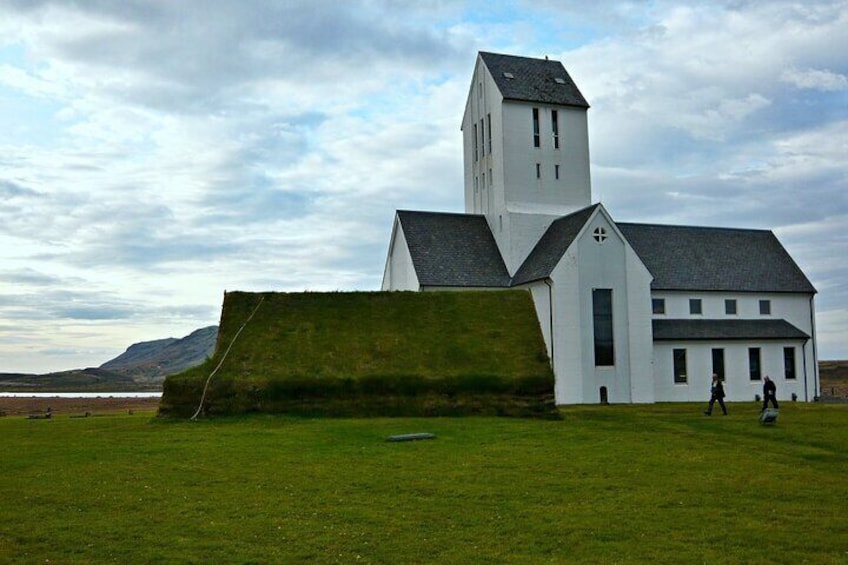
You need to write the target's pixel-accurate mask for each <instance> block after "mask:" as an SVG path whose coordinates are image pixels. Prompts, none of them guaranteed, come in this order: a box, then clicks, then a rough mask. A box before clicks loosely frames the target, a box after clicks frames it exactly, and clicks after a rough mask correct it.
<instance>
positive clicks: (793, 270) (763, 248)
mask: <svg viewBox="0 0 848 565" xmlns="http://www.w3.org/2000/svg"><path fill="white" fill-rule="evenodd" d="M597 206H599V205H598V204H593V205H592V206H588V207H586V208H583V209H582V210H578V211H576V212H574V213H572V214H569V215H568V216H563V217H562V218H559V219H557V220H555V221H554V222H553V223H552V224H551V225H550V227H549V228H548V229H547V231H546V232H545V234H544V235H543V236H542V238H541V239H540V240H539V242H538V243H537V244H536V246H535V247H534V248H533V250H532V251H531V252H530V254H529V255H528V256H527V259H525V261H524V263H523V264H522V265H521V267H519V269H518V271H517V272H516V273H515V275H514V276H513V277H512V279H511V280H510V277H509V273H508V272H507V269H506V266H505V265H504V262H503V258H502V257H501V255H500V252H499V250H498V247H497V244H496V243H495V240H494V237H493V236H492V233H491V231H490V230H489V226H488V224H487V223H486V219H485V218H484V217H483V216H478V215H471V214H445V213H437V212H410V211H398V217H399V218H400V222H401V226H402V227H403V233H404V235H405V236H406V238H407V244H408V246H409V251H410V253H411V254H412V261H413V264H414V266H415V271H416V273H417V275H418V280H419V282H420V284H422V285H424V286H458V287H508V286H514V285H520V284H525V283H528V282H532V281H535V280H540V279H543V278H546V277H549V276H550V275H551V273H552V272H553V270H554V268H556V266H557V264H558V263H559V261H560V259H561V258H562V256H563V254H564V253H565V251H566V249H568V246H569V245H571V243H572V242H573V241H574V238H575V237H577V234H578V233H579V232H580V230H581V229H582V228H583V226H584V225H585V224H586V222H587V221H588V220H589V217H590V216H591V215H592V213H593V212H594V211H595V209H596V208H597ZM616 225H617V226H618V228H619V229H620V230H621V232H622V233H623V234H624V237H626V238H627V240H628V242H629V243H630V245H632V246H633V249H634V250H635V251H636V253H637V254H638V255H639V257H640V259H641V260H642V261H643V262H644V263H645V266H646V267H647V268H648V270H649V271H650V273H651V275H652V276H653V282H652V283H651V288H652V289H653V290H677V291H725V292H802V293H810V294H812V293H815V292H816V289H815V288H814V287H813V285H812V284H811V283H810V281H809V280H808V279H807V277H806V276H805V275H804V273H803V272H802V271H801V269H800V268H799V267H798V265H797V264H796V263H795V261H793V260H792V257H790V255H789V253H787V251H786V249H784V248H783V246H782V245H781V244H780V242H779V241H778V240H777V238H776V237H775V236H774V234H773V233H772V232H771V231H768V230H751V229H733V228H711V227H691V226H667V225H659V224H630V223H618V224H616Z"/></svg>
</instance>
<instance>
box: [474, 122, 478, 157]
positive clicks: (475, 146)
mask: <svg viewBox="0 0 848 565" xmlns="http://www.w3.org/2000/svg"><path fill="white" fill-rule="evenodd" d="M474 160H475V161H476V160H477V124H474Z"/></svg>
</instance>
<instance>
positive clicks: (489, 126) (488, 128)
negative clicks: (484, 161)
mask: <svg viewBox="0 0 848 565" xmlns="http://www.w3.org/2000/svg"><path fill="white" fill-rule="evenodd" d="M486 146H487V149H486V151H487V152H488V153H489V155H491V154H492V115H491V114H486Z"/></svg>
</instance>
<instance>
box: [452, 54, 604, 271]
mask: <svg viewBox="0 0 848 565" xmlns="http://www.w3.org/2000/svg"><path fill="white" fill-rule="evenodd" d="M534 110H535V112H536V114H534ZM554 114H556V120H555V121H556V132H557V135H556V136H555V135H554V132H555V128H554V119H553V117H554ZM534 115H536V116H538V119H537V120H535V119H534V118H533V116H534ZM536 126H537V127H538V147H536V145H535V143H536V142H535V135H534V129H535V128H536ZM462 133H463V156H464V162H465V174H464V179H465V212H466V213H468V214H483V215H485V216H486V220H487V221H488V223H489V227H490V229H491V230H492V234H493V235H494V236H495V240H496V241H497V243H498V247H499V248H500V249H501V251H502V254H503V259H504V262H505V263H506V266H507V269H508V270H509V271H510V272H514V271H515V270H517V269H518V267H519V266H520V265H521V263H522V262H523V261H524V259H525V258H526V257H527V254H528V253H529V252H530V251H531V250H532V249H533V246H535V245H536V243H537V242H538V241H539V238H540V237H541V236H542V234H543V233H544V232H545V230H546V229H547V228H548V226H549V225H550V224H551V222H553V221H554V220H556V219H557V218H559V217H561V216H564V215H566V214H569V213H570V212H573V211H575V210H579V209H580V208H584V207H586V206H588V205H589V204H591V197H592V194H591V182H590V175H589V134H588V122H587V118H586V108H577V107H569V106H550V105H543V104H533V103H528V102H521V101H513V100H505V99H504V97H503V96H502V95H501V93H500V90H499V89H498V86H497V85H496V84H495V81H494V78H493V77H492V75H491V73H490V72H489V70H488V69H487V67H486V65H485V64H484V63H483V61H482V59H481V58H480V57H478V58H477V64H476V66H475V69H474V79H473V80H472V81H471V87H470V91H469V95H468V100H467V101H466V104H465V113H464V115H463V119H462Z"/></svg>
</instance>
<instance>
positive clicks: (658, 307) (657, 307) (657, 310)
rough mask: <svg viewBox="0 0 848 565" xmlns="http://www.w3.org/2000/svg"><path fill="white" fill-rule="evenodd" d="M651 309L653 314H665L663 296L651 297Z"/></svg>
mask: <svg viewBox="0 0 848 565" xmlns="http://www.w3.org/2000/svg"><path fill="white" fill-rule="evenodd" d="M651 309H652V310H653V312H654V314H665V298H652V299H651Z"/></svg>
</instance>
